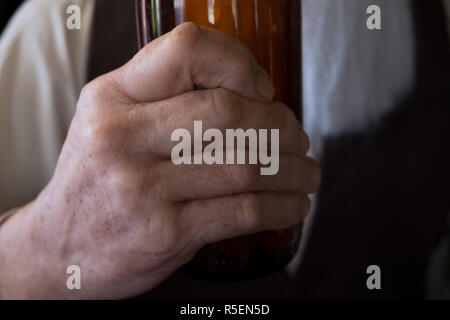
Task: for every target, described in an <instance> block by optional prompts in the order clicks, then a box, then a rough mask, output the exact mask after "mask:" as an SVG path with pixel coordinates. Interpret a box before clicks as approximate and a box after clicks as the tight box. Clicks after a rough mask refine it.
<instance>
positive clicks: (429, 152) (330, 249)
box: [88, 0, 450, 299]
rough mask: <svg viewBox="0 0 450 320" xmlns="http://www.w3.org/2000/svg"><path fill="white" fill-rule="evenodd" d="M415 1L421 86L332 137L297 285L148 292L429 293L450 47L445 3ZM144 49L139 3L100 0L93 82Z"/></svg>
mask: <svg viewBox="0 0 450 320" xmlns="http://www.w3.org/2000/svg"><path fill="white" fill-rule="evenodd" d="M411 3H412V6H413V8H414V20H415V37H416V43H417V45H416V52H417V57H418V59H417V66H416V68H417V71H418V72H417V74H418V79H417V81H416V84H415V90H414V91H413V92H412V93H411V94H410V96H409V97H407V98H406V99H404V101H402V102H401V104H400V105H399V106H396V108H394V109H395V110H396V112H394V113H393V114H390V115H388V116H386V117H385V119H383V121H381V122H380V125H379V126H378V127H377V128H374V129H371V130H370V131H369V130H368V131H366V132H363V133H360V134H352V135H342V136H337V137H331V138H329V139H327V141H326V143H325V146H324V156H323V159H322V163H321V165H322V168H323V178H324V179H323V184H322V187H321V189H320V192H319V205H318V208H317V212H316V215H315V222H314V225H313V229H312V231H311V236H310V239H309V241H308V245H307V247H306V251H305V254H304V256H303V259H302V263H301V265H300V270H299V278H298V283H296V285H295V288H294V291H291V292H287V291H286V290H285V289H286V287H287V284H289V282H290V281H289V279H288V277H287V276H286V274H284V273H280V274H278V275H275V276H273V277H270V278H268V279H266V280H265V281H259V282H252V283H245V284H237V285H236V284H230V285H227V284H208V283H199V282H196V281H194V280H190V279H185V278H183V277H182V276H180V275H174V276H173V277H171V278H170V279H169V280H168V281H167V282H166V283H164V284H162V285H161V286H160V287H158V288H156V289H155V290H153V291H152V292H151V293H149V294H147V295H143V296H142V297H140V298H191V299H193V298H245V297H251V298H275V299H276V298H289V297H293V298H308V299H314V298H341V299H342V298H423V297H424V295H425V284H426V272H427V267H428V263H429V261H430V255H431V252H432V250H433V248H434V247H435V246H436V245H437V243H438V242H439V241H440V240H441V239H442V238H443V236H444V234H445V232H446V218H447V216H448V213H449V212H450V203H449V199H450V174H449V168H450V156H449V155H450V153H449V150H450V110H449V109H450V81H449V78H448V77H449V75H450V64H449V63H450V59H449V58H450V49H449V43H448V35H447V32H446V30H447V29H446V23H445V17H444V10H443V8H442V4H441V3H440V2H439V1H423V0H411ZM136 52H137V33H136V22H135V8H134V0H128V1H124V0H96V12H95V20H94V28H93V34H92V42H91V54H90V62H89V70H88V71H89V72H88V74H89V79H93V78H95V77H97V76H98V75H101V74H103V73H106V72H108V71H111V70H113V69H115V68H117V67H119V66H121V65H123V64H124V63H125V62H127V61H128V60H129V59H130V58H131V57H132V56H133V55H134V54H135V53H136ZM448 256H450V253H449V255H448ZM369 265H378V266H380V267H381V271H382V290H381V291H369V290H368V289H367V287H366V280H367V278H368V275H367V274H366V269H367V267H368V266H369ZM448 265H449V266H450V263H449V264H448ZM449 272H450V271H449Z"/></svg>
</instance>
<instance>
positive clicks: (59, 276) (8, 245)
mask: <svg viewBox="0 0 450 320" xmlns="http://www.w3.org/2000/svg"><path fill="white" fill-rule="evenodd" d="M39 207H40V206H37V205H35V202H32V203H30V204H29V205H27V206H25V207H23V208H20V209H18V210H17V211H16V212H14V214H13V215H12V216H11V217H10V218H9V219H8V220H7V221H5V222H4V223H3V224H2V225H0V270H1V272H0V298H1V299H49V298H54V299H60V298H62V299H63V298H68V296H67V295H68V293H69V290H68V289H67V288H66V276H67V275H66V274H65V269H64V267H63V265H62V263H61V262H62V261H60V259H58V256H57V248H56V247H57V243H55V241H53V239H52V237H54V236H55V235H54V234H53V235H50V234H45V233H44V232H40V230H42V229H40V227H41V224H42V223H45V215H44V214H43V212H40V210H39ZM44 230H45V229H44Z"/></svg>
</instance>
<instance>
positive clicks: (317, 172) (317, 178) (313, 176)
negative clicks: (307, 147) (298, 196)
mask: <svg viewBox="0 0 450 320" xmlns="http://www.w3.org/2000/svg"><path fill="white" fill-rule="evenodd" d="M308 161H309V163H310V186H311V192H315V191H317V189H319V187H320V184H321V182H322V170H321V168H320V166H319V164H318V163H317V161H316V160H314V159H312V158H308Z"/></svg>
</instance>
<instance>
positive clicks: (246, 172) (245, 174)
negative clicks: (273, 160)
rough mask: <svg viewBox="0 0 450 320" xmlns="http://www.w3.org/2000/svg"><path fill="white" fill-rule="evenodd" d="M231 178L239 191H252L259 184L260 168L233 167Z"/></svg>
mask: <svg viewBox="0 0 450 320" xmlns="http://www.w3.org/2000/svg"><path fill="white" fill-rule="evenodd" d="M231 178H232V179H233V182H234V183H235V184H236V185H237V188H238V189H239V191H241V192H243V191H247V190H248V191H250V190H251V189H252V188H254V187H256V186H258V184H259V168H258V166H256V165H249V164H245V165H235V166H233V170H232V175H231Z"/></svg>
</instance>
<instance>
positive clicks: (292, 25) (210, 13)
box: [137, 0, 302, 281]
mask: <svg viewBox="0 0 450 320" xmlns="http://www.w3.org/2000/svg"><path fill="white" fill-rule="evenodd" d="M300 3H301V1H300V0H173V1H171V0H137V10H138V11H137V14H138V26H139V38H140V43H141V47H142V46H144V45H145V44H147V43H148V42H150V41H151V40H153V39H155V38H157V37H159V36H161V35H163V34H165V33H167V32H169V31H171V30H172V29H173V28H174V27H175V26H177V25H179V24H182V23H183V22H187V21H192V22H195V23H196V24H198V25H200V26H205V27H209V28H213V29H217V30H219V31H222V32H225V33H227V34H229V35H231V36H233V37H236V38H238V39H239V40H240V41H241V42H242V43H244V44H245V45H246V46H247V47H249V48H250V50H251V51H252V52H253V54H254V55H255V57H256V60H257V61H258V62H259V64H260V65H261V66H263V67H264V68H265V70H266V71H267V73H268V74H269V75H270V77H271V78H272V81H273V83H274V85H275V88H276V96H275V100H276V101H281V102H283V103H284V104H286V105H287V106H289V107H290V108H291V109H292V110H293V111H294V112H295V114H296V115H297V117H298V118H299V119H300V120H301V114H302V112H301V102H302V72H301V4H300ZM300 237H301V225H298V226H296V227H293V228H290V229H288V230H273V231H265V232H261V233H258V234H255V235H251V236H245V237H240V238H236V239H230V240H226V241H222V242H220V243H215V244H210V245H208V246H206V247H205V248H203V249H202V250H200V252H198V254H197V255H196V257H195V258H194V260H193V261H192V262H190V263H189V264H187V265H186V266H184V267H183V268H182V271H183V272H184V273H185V274H188V275H191V276H194V277H197V278H203V279H208V280H217V281H222V280H223V281H233V280H247V279H255V278H259V277H263V276H265V275H268V274H270V273H273V272H276V271H278V270H280V269H282V268H283V267H284V266H285V265H286V264H287V263H289V261H291V259H292V258H293V256H294V255H295V253H296V251H297V248H298V244H299V241H300Z"/></svg>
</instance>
